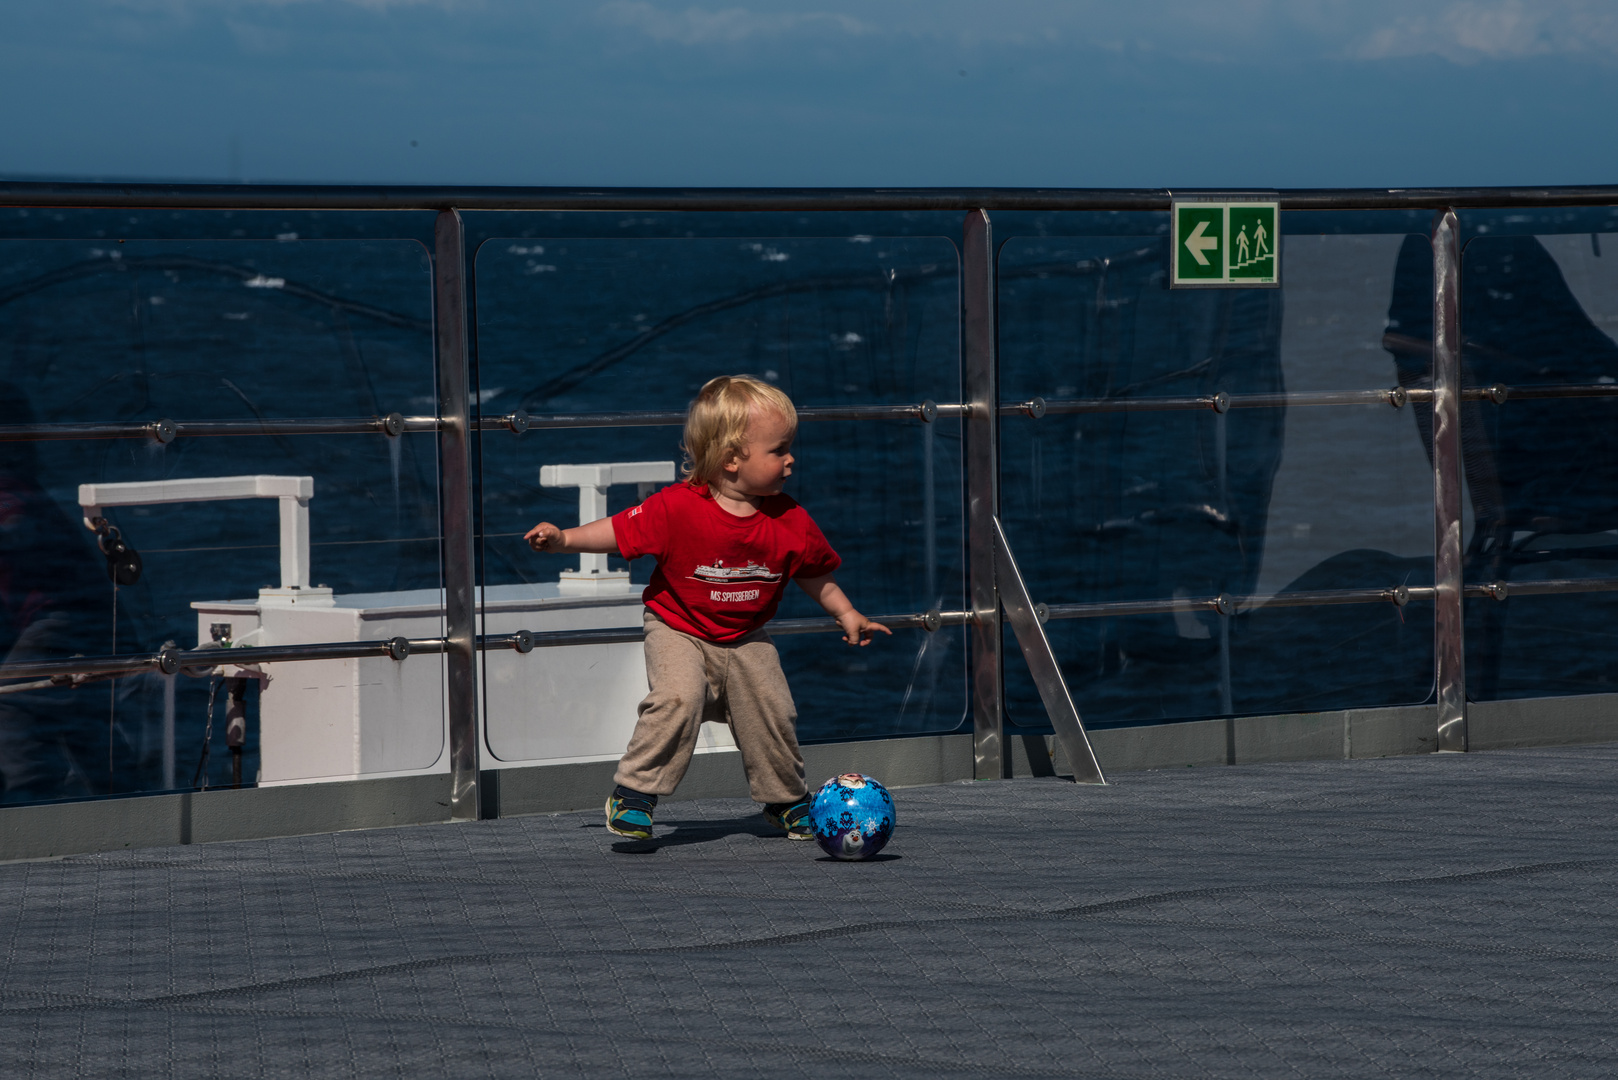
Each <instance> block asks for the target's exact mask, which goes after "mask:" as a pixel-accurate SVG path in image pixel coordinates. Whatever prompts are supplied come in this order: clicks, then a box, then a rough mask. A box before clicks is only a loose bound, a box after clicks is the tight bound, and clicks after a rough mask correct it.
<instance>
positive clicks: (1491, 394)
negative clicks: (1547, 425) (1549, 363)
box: [1461, 383, 1618, 405]
mask: <svg viewBox="0 0 1618 1080" xmlns="http://www.w3.org/2000/svg"><path fill="white" fill-rule="evenodd" d="M1561 398H1618V383H1569V384H1567V385H1565V386H1504V385H1502V384H1500V383H1496V384H1495V385H1493V386H1472V387H1468V388H1466V389H1464V390H1462V391H1461V400H1462V401H1492V402H1494V403H1495V404H1496V405H1504V404H1505V403H1506V402H1507V401H1554V400H1558V399H1561Z"/></svg>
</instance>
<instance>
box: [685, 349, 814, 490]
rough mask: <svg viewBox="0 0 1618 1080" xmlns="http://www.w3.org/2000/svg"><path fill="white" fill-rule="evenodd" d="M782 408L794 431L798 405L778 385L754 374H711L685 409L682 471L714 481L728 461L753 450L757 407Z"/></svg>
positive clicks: (694, 480)
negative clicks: (751, 424)
mask: <svg viewBox="0 0 1618 1080" xmlns="http://www.w3.org/2000/svg"><path fill="white" fill-rule="evenodd" d="M755 406H756V407H758V408H759V409H762V410H765V411H773V412H778V413H780V414H781V415H782V416H783V417H785V418H786V421H787V424H788V425H789V426H790V427H791V428H792V431H793V432H794V433H796V432H797V430H798V410H797V409H794V408H793V407H792V399H791V398H789V397H787V396H786V394H784V393H782V392H781V391H780V390H779V389H778V388H776V387H774V386H771V385H770V384H769V383H767V382H762V381H760V380H758V379H755V378H753V377H752V376H751V375H721V376H719V378H717V379H709V380H708V382H707V384H706V385H704V386H703V388H702V389H701V390H700V391H699V392H698V393H697V397H696V400H695V401H693V402H691V408H690V409H689V410H688V411H687V412H686V414H685V439H684V441H683V442H682V443H681V444H680V449H681V450H684V451H685V464H684V465H683V466H682V468H681V472H682V474H683V475H684V477H685V480H686V482H687V483H688V484H692V485H696V486H712V485H713V483H714V481H715V480H717V479H719V476H720V474H721V473H723V472H724V471H725V463H726V462H728V461H730V459H731V458H733V457H737V456H739V455H742V454H745V453H746V452H747V423H748V421H749V420H751V419H752V416H753V409H754V407H755Z"/></svg>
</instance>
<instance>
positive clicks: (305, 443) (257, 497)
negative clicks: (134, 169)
mask: <svg viewBox="0 0 1618 1080" xmlns="http://www.w3.org/2000/svg"><path fill="white" fill-rule="evenodd" d="M115 255H116V258H115V257H114V256H115ZM423 256H424V252H423V249H422V248H421V246H420V245H419V244H417V243H414V242H411V241H397V242H383V241H367V242H353V243H350V242H338V241H330V242H324V241H314V242H307V241H304V242H285V243H276V242H269V243H262V242H259V243H250V242H241V243H230V242H195V243H192V242H186V243H158V242H145V241H143V242H136V241H131V242H129V243H127V244H123V245H115V246H114V245H107V244H106V242H105V241H99V242H98V241H84V242H73V241H5V242H0V340H4V341H6V343H7V346H8V349H9V351H10V353H11V362H10V364H9V365H8V367H7V370H6V372H5V375H4V378H5V380H6V383H7V386H6V393H5V394H4V395H3V398H4V401H5V410H4V411H5V415H4V416H3V417H0V424H3V425H7V426H11V427H13V428H15V426H17V425H30V424H33V425H46V426H47V427H48V426H49V425H51V424H60V423H91V422H95V423H126V424H127V423H143V422H150V421H155V420H159V419H172V420H175V421H177V422H179V423H180V425H181V431H182V434H181V435H180V437H178V438H176V439H174V441H172V442H169V443H166V444H165V443H163V442H161V441H159V440H157V439H155V438H151V437H134V438H95V439H90V438H80V439H74V440H66V441H56V440H49V441H28V440H25V439H19V438H16V437H15V436H16V435H17V434H18V432H16V431H15V430H13V431H11V432H10V434H11V435H12V436H14V437H13V438H10V439H7V440H3V441H0V473H3V475H4V477H5V487H6V498H7V503H8V505H10V506H11V507H12V509H11V510H10V511H9V513H8V520H9V521H11V522H12V523H13V524H12V526H11V527H9V528H8V529H7V541H6V543H7V550H6V560H7V575H6V577H7V580H8V581H9V582H10V583H11V584H10V585H9V586H7V587H6V589H5V590H4V592H5V596H4V598H3V602H4V605H5V611H6V618H5V626H4V633H5V634H6V641H5V642H4V650H3V651H4V661H5V662H6V663H11V664H17V663H23V662H37V661H47V660H59V661H60V660H69V659H70V658H72V657H73V656H75V655H84V656H106V655H109V654H120V655H133V656H142V655H148V654H151V653H153V652H155V651H157V650H159V649H160V648H161V647H162V646H163V645H164V644H165V643H166V642H173V643H174V644H175V645H176V646H177V647H178V648H179V649H181V650H190V649H193V648H196V647H197V646H199V645H206V644H212V641H213V637H214V629H215V628H216V627H217V628H218V630H217V632H218V635H219V637H220V638H221V640H223V641H229V642H230V643H231V644H232V645H233V646H236V647H251V646H272V645H296V644H306V643H312V642H331V641H356V640H365V639H368V638H370V637H372V636H376V637H392V636H394V635H395V634H401V635H404V636H407V637H417V638H424V637H440V636H442V629H441V626H442V618H441V615H440V614H439V613H438V608H439V601H438V591H439V548H438V497H437V453H436V440H435V435H434V434H433V432H432V431H430V430H429V431H421V432H411V431H407V432H403V433H401V434H400V435H398V436H395V437H390V436H388V435H386V434H383V433H382V432H380V431H378V430H374V428H373V429H371V430H365V431H360V432H357V433H354V434H291V433H276V434H263V433H260V434H243V435H226V436H211V437H200V436H193V435H187V434H184V431H185V425H186V424H187V423H188V422H194V421H202V420H208V421H228V422H233V423H237V424H239V425H241V427H240V429H239V430H244V431H252V430H253V429H254V426H255V425H256V424H258V423H259V422H260V421H261V420H269V421H272V422H274V421H279V420H287V419H298V418H328V419H329V418H333V417H353V418H356V419H365V418H374V417H375V416H377V415H378V414H385V413H388V412H394V411H398V412H404V413H412V414H422V413H425V414H432V413H433V412H434V411H435V408H434V388H435V379H434V373H433V352H432V338H431V332H430V328H431V314H432V309H431V293H430V286H431V276H430V273H429V270H428V267H427V265H426V262H425V260H424V257H423ZM227 269H228V273H227V272H226V271H227ZM260 278H261V279H263V280H256V279H260ZM230 477H266V478H272V479H269V480H266V481H263V482H257V481H254V482H252V483H253V484H258V486H259V487H262V489H263V490H258V489H257V488H255V489H254V490H255V492H256V493H255V494H254V495H253V497H241V496H242V495H243V492H242V491H241V490H238V489H239V488H240V487H241V484H240V483H237V484H235V485H234V486H232V485H230V484H224V483H222V481H223V478H230ZM274 478H281V479H274ZM299 478H306V479H302V480H300V479H299ZM187 482H193V485H194V486H193V487H191V488H190V489H188V491H189V493H188V494H185V499H186V501H163V500H168V499H172V498H179V497H180V495H181V494H182V493H181V492H179V491H178V489H177V485H180V484H182V483H187ZM197 483H200V485H201V486H200V487H197V486H195V484H197ZM131 484H136V485H141V488H142V490H139V491H135V490H131V489H130V488H128V487H119V486H117V485H131ZM85 485H90V486H93V491H92V490H91V488H87V487H84V486H85ZM108 485H114V486H111V487H109V486H108ZM289 485H290V486H289ZM283 489H284V491H285V493H286V494H288V495H289V498H290V502H291V503H292V504H293V507H295V506H296V504H297V502H298V500H299V497H300V496H307V497H306V498H305V499H304V502H305V505H306V510H305V513H306V515H307V518H306V520H307V535H308V551H307V563H306V565H307V566H308V570H307V577H306V578H303V579H302V580H299V578H300V574H299V572H298V570H297V561H298V560H297V559H296V558H294V559H293V564H292V565H291V567H290V570H291V579H288V578H287V577H285V576H284V575H285V574H287V572H288V569H289V568H288V566H287V563H286V560H285V559H284V558H283V551H284V547H283V543H282V531H283V523H284V522H287V521H290V522H292V523H294V527H295V523H296V521H297V519H298V517H299V516H300V515H299V514H298V513H297V512H296V510H294V509H293V508H292V507H289V508H288V510H287V514H288V515H289V516H288V517H283V513H282V500H281V499H280V498H279V497H277V492H280V491H282V490H283ZM227 496H228V497H227ZM82 497H90V498H93V499H95V500H96V501H97V502H98V503H102V504H105V505H103V507H102V510H101V514H100V516H102V517H104V518H105V519H106V521H107V522H108V523H109V524H110V525H111V526H112V527H113V528H115V529H116V530H118V537H119V539H120V540H121V541H122V542H123V543H125V544H126V545H128V546H129V547H132V548H133V549H134V550H135V551H136V552H138V553H139V555H140V558H141V570H140V574H139V577H138V579H137V580H133V581H131V580H127V578H128V575H127V574H126V575H125V577H126V580H125V581H124V582H123V583H121V584H119V585H117V586H116V587H115V585H114V582H113V580H112V579H111V577H109V570H108V561H107V559H106V558H105V557H104V555H103V554H102V552H101V551H100V550H98V541H97V537H96V536H95V535H93V534H92V533H91V532H90V530H88V529H87V528H86V527H85V525H84V524H83V518H84V516H85V510H84V507H83V506H81V498H82ZM293 539H294V540H295V537H294V538H293ZM290 546H291V548H292V549H293V550H294V551H295V550H296V549H297V547H298V546H299V545H297V544H296V543H295V542H294V543H292V544H291V545H290ZM291 585H300V586H308V588H300V589H298V590H292V589H290V588H283V587H284V586H291ZM322 589H329V590H330V593H329V594H328V593H325V592H323V591H322ZM261 590H269V592H267V593H263V594H261ZM406 601H408V602H407V603H406ZM407 608H408V609H409V612H410V613H409V614H407V613H406V610H405V609H407ZM417 609H420V610H417ZM227 627H228V629H226V628H227ZM239 655H243V656H245V655H248V654H239ZM188 659H191V658H188ZM440 667H441V658H440V657H439V656H437V655H423V656H419V657H411V658H409V659H407V660H406V661H404V662H403V663H399V662H396V661H394V660H392V659H391V658H386V657H376V658H372V657H366V658H353V659H338V660H322V661H318V662H307V663H306V662H292V661H283V662H278V663H273V664H268V665H262V666H256V667H252V668H251V669H249V670H241V669H239V668H237V667H232V668H230V669H229V670H228V672H226V673H227V674H229V675H231V676H232V679H238V678H239V679H240V681H231V680H226V681H224V682H223V683H222V684H219V683H218V682H217V680H216V679H215V678H214V677H212V676H211V675H209V674H207V673H208V671H209V670H210V669H208V668H201V669H191V670H192V674H193V675H200V676H202V677H191V676H188V675H187V674H186V673H185V672H184V671H182V673H180V674H177V675H168V676H165V675H163V674H161V673H159V672H156V671H152V670H147V671H144V672H138V673H131V674H126V675H123V676H121V677H118V678H116V679H100V680H96V681H91V682H88V683H85V684H83V685H79V686H73V685H68V684H58V685H44V686H35V687H33V688H31V689H26V690H17V689H16V688H17V687H20V686H23V685H26V684H28V683H30V682H33V683H37V682H40V681H41V680H39V679H35V678H19V679H6V680H4V682H3V683H0V690H3V691H4V692H3V693H0V776H3V779H4V799H5V801H7V802H26V801H36V800H41V799H59V798H82V797H94V796H100V795H105V794H108V793H113V794H119V793H129V792H136V791H153V790H166V789H174V788H181V789H183V788H188V787H193V786H204V785H206V786H220V785H222V784H231V783H233V782H234V780H235V773H236V771H237V770H236V766H237V765H238V763H239V765H240V772H241V776H242V780H243V782H245V783H254V782H263V783H273V782H280V781H301V780H307V779H312V778H321V777H345V776H358V775H375V774H378V773H390V772H408V771H421V770H428V769H432V768H433V767H434V766H435V764H436V763H438V762H439V761H440V759H441V758H442V756H443V753H442V746H443V729H444V724H443V708H442V698H443V689H442V677H441V674H440ZM260 673H262V674H263V675H265V676H267V679H265V680H261V679H259V678H258V677H257V676H258V675H259V674H260ZM210 696H212V698H213V703H212V711H211V714H210V709H209V701H210ZM233 699H234V700H233ZM233 713H241V714H243V716H244V720H245V732H244V737H243V738H242V739H241V740H239V741H240V743H241V751H242V752H241V754H240V755H239V757H238V755H236V754H234V753H232V746H231V743H232V742H233V741H238V740H234V739H233V738H232V735H231V732H230V728H231V726H232V725H231V724H230V722H229V719H228V718H229V717H230V715H231V714H233ZM210 717H211V725H210V724H209V723H207V722H206V718H210ZM204 758H206V762H205V763H204Z"/></svg>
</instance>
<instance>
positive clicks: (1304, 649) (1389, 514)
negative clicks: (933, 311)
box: [999, 234, 1433, 724]
mask: <svg viewBox="0 0 1618 1080" xmlns="http://www.w3.org/2000/svg"><path fill="white" fill-rule="evenodd" d="M1414 240H1415V241H1416V243H1412V242H1411V239H1410V238H1407V237H1405V236H1403V235H1398V234H1395V235H1307V236H1297V235H1290V234H1289V235H1287V236H1285V237H1284V240H1283V248H1282V266H1283V270H1282V280H1283V288H1281V289H1269V290H1260V289H1244V290H1172V291H1171V290H1169V289H1167V288H1166V286H1165V280H1166V256H1167V251H1166V246H1165V245H1166V242H1165V241H1164V240H1163V239H1161V238H1159V237H1106V238H1101V237H1094V238H1086V237H1064V238H1017V239H1013V240H1011V241H1008V242H1007V243H1006V245H1005V246H1004V247H1003V248H1002V251H1001V257H1000V264H999V265H1000V357H1001V372H1002V374H1001V388H1002V393H1001V396H1002V399H1003V400H1006V401H1024V400H1029V399H1031V398H1033V397H1035V396H1039V397H1043V398H1045V399H1047V401H1048V402H1051V403H1055V402H1089V403H1092V405H1096V404H1099V406H1100V407H1092V406H1083V408H1084V409H1085V411H1074V412H1063V411H1061V408H1060V407H1058V406H1054V405H1053V407H1052V408H1051V410H1050V411H1048V412H1047V413H1046V415H1045V416H1044V417H1043V418H1040V419H1034V418H1031V417H1029V416H1026V415H1023V414H1019V413H1013V414H1010V415H1007V416H1005V417H1004V418H1003V421H1002V431H1001V461H1002V492H1001V505H1002V511H1003V515H1004V517H1005V519H1006V524H1007V530H1008V535H1009V537H1010V540H1011V543H1012V546H1013V548H1014V550H1015V551H1016V553H1017V556H1018V559H1019V561H1020V563H1021V564H1022V567H1023V572H1024V574H1025V576H1026V577H1027V578H1028V581H1029V586H1030V590H1031V591H1032V593H1033V595H1034V598H1035V599H1036V600H1039V601H1044V602H1046V603H1049V604H1053V605H1060V604H1085V603H1097V602H1107V601H1123V600H1131V601H1133V600H1175V599H1178V600H1181V601H1183V602H1184V601H1196V600H1198V599H1206V598H1211V597H1217V596H1218V595H1220V594H1225V595H1227V596H1228V597H1230V598H1231V600H1232V602H1233V604H1234V608H1233V610H1232V613H1231V614H1230V615H1228V616H1223V615H1220V614H1218V613H1217V612H1216V611H1213V610H1211V609H1191V608H1188V609H1185V610H1179V611H1173V612H1163V613H1159V614H1152V615H1129V616H1107V617H1104V618H1082V619H1072V620H1066V619H1058V620H1053V622H1052V623H1051V624H1050V626H1049V627H1048V629H1049V630H1050V632H1051V634H1052V638H1053V644H1055V646H1056V647H1057V649H1058V656H1059V658H1060V659H1061V660H1062V662H1063V664H1064V671H1065V672H1066V673H1067V675H1068V678H1069V682H1070V684H1071V685H1072V687H1073V690H1074V694H1075V697H1076V698H1077V700H1078V704H1079V706H1080V710H1081V712H1083V713H1084V715H1085V718H1086V721H1087V722H1092V721H1093V722H1095V723H1098V724H1108V723H1134V722H1143V721H1151V720H1165V719H1177V718H1190V717H1196V716H1212V715H1220V714H1225V713H1231V712H1234V713H1264V712H1287V711H1306V710H1315V709H1327V708H1344V707H1349V706H1371V705H1386V704H1396V703H1405V702H1411V701H1421V700H1424V699H1425V698H1426V697H1427V696H1428V694H1429V692H1430V689H1431V681H1432V646H1431V617H1430V616H1431V609H1430V606H1428V605H1427V604H1426V601H1425V600H1424V599H1423V598H1422V596H1421V594H1420V590H1421V588H1422V587H1424V586H1430V585H1431V583H1432V543H1433V541H1432V506H1431V499H1432V471H1431V465H1430V463H1429V458H1428V455H1427V450H1426V444H1425V441H1424V434H1423V433H1424V431H1425V430H1426V426H1427V424H1426V415H1425V413H1426V406H1425V404H1424V403H1423V402H1422V401H1421V400H1420V399H1421V395H1420V393H1419V391H1421V390H1422V389H1424V387H1425V385H1426V379H1427V373H1426V368H1425V364H1426V360H1425V359H1424V358H1421V357H1419V355H1418V354H1417V353H1416V352H1415V351H1414V350H1412V349H1410V348H1407V347H1406V346H1405V344H1404V343H1403V342H1402V341H1400V340H1398V339H1390V338H1389V336H1388V335H1389V334H1390V332H1391V328H1390V324H1389V317H1390V305H1391V304H1392V302H1393V300H1394V298H1395V297H1396V296H1398V295H1399V294H1400V292H1401V289H1402V288H1404V287H1405V285H1404V283H1405V281H1406V279H1410V280H1415V279H1417V278H1421V277H1423V276H1424V280H1425V281H1426V283H1427V284H1426V288H1427V290H1428V294H1429V296H1430V295H1431V269H1430V263H1431V259H1430V256H1423V257H1422V258H1417V257H1416V256H1417V255H1418V254H1420V252H1421V251H1425V250H1427V248H1426V241H1425V238H1421V237H1416V238H1414ZM1423 259H1424V260H1425V261H1423ZM1429 306H1430V305H1429ZM1399 390H1404V391H1405V393H1404V394H1403V395H1401V394H1399V393H1397V392H1396V391H1399ZM1358 392H1364V393H1365V395H1366V400H1363V401H1359V400H1352V395H1354V394H1355V393H1358ZM1412 392H1418V393H1415V395H1414V396H1415V398H1416V400H1411V399H1410V395H1411V393H1412ZM1320 394H1332V395H1345V394H1346V395H1349V398H1348V399H1345V400H1337V399H1333V400H1334V403H1330V404H1320V403H1317V401H1318V399H1316V398H1310V397H1309V395H1320ZM1219 395H1225V396H1226V397H1225V399H1224V400H1225V401H1228V403H1229V406H1228V409H1227V411H1223V412H1221V411H1219V409H1218V408H1217V407H1216V406H1215V402H1216V401H1218V400H1219ZM1255 395H1263V398H1262V400H1258V401H1255V400H1253V399H1254V396H1255ZM1154 402H1156V403H1157V404H1156V405H1154ZM1120 403H1130V404H1132V405H1133V406H1134V408H1132V409H1131V410H1130V411H1121V410H1118V409H1117V408H1116V407H1117V406H1118V405H1119V404H1120ZM1221 404H1223V402H1221ZM1069 407H1070V408H1072V406H1069ZM1401 586H1403V587H1404V588H1406V589H1416V590H1417V593H1416V597H1415V599H1414V600H1413V601H1411V602H1408V603H1407V604H1406V605H1405V606H1403V607H1400V606H1398V605H1396V604H1394V603H1393V602H1391V601H1389V600H1380V599H1378V600H1376V601H1375V602H1371V603H1362V604H1341V605H1330V606H1310V607H1295V606H1289V605H1290V603H1291V602H1293V601H1296V600H1297V599H1298V595H1299V594H1301V593H1310V592H1320V591H1338V592H1341V591H1343V590H1362V591H1363V590H1372V591H1380V590H1389V591H1390V592H1391V591H1393V590H1397V589H1398V588H1399V587H1401ZM1193 608H1194V605H1193ZM1424 613H1425V614H1424ZM1424 619H1425V620H1426V621H1425V623H1423V622H1422V620H1424ZM1007 679H1008V683H1007V686H1008V694H1009V695H1010V701H1011V707H1012V708H1013V710H1014V712H1015V715H1017V716H1023V717H1027V716H1034V717H1041V716H1042V712H1041V711H1040V709H1039V706H1038V702H1037V698H1036V697H1035V695H1034V694H1033V690H1032V687H1031V685H1030V684H1029V683H1028V680H1027V678H1026V676H1025V675H1024V674H1023V672H1022V671H1021V670H1020V668H1019V667H1018V665H1017V664H1015V663H1012V664H1010V665H1008V668H1007ZM1165 683H1169V684H1172V685H1170V686H1165ZM1154 702H1155V704H1152V703H1154Z"/></svg>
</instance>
